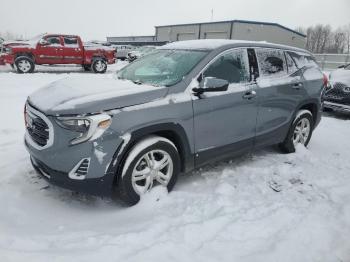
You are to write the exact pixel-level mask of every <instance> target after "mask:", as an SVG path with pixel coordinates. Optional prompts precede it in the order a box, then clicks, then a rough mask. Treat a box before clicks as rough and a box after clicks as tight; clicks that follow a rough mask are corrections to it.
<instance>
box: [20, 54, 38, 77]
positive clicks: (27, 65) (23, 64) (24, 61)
mask: <svg viewBox="0 0 350 262" xmlns="http://www.w3.org/2000/svg"><path fill="white" fill-rule="evenodd" d="M15 65H16V68H17V72H18V73H20V74H25V73H33V72H34V68H35V65H34V62H33V60H32V59H30V58H29V57H26V56H20V57H17V58H16V60H15Z"/></svg>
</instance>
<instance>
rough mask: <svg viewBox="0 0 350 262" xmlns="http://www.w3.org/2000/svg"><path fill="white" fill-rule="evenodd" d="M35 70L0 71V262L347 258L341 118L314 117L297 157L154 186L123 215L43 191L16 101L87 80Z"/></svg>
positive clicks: (345, 132) (348, 126) (348, 191)
mask: <svg viewBox="0 0 350 262" xmlns="http://www.w3.org/2000/svg"><path fill="white" fill-rule="evenodd" d="M122 65H123V63H118V64H117V65H115V66H111V67H110V69H109V71H108V73H107V74H105V75H102V76H101V75H96V77H102V78H103V77H107V78H109V77H112V74H113V73H114V72H115V70H116V69H117V68H118V67H120V66H122ZM39 69H40V71H39V72H37V73H34V74H27V75H19V74H16V73H12V72H10V71H11V69H10V68H9V67H6V68H4V67H2V68H1V69H0V119H1V124H0V201H1V202H0V203H1V209H0V261H1V262H7V261H16V262H17V261H26V262H31V261H33V262H34V261H35V262H39V261H45V262H47V261H74V262H78V261H84V262H87V261H107V260H108V261H137V262H140V261H142V262H143V261H181V262H185V261H191V262H193V261H200V262H203V261H230V262H232V261H240V262H243V261H279V262H280V261H291V262H296V261H298V262H303V261H305V262H310V261H324V262H333V261H334V262H340V261H342V262H346V261H350V161H349V160H350V139H349V135H350V133H349V131H350V121H349V120H347V118H345V117H334V116H333V115H327V116H326V117H324V118H323V120H322V122H321V123H320V125H319V127H318V128H317V129H316V131H315V133H314V135H313V138H312V140H311V143H310V145H309V148H308V149H304V148H302V147H299V148H298V150H297V153H295V154H290V155H285V154H280V153H279V151H278V150H276V149H275V148H267V149H265V150H261V151H258V152H256V153H254V154H253V155H243V156H241V157H240V158H236V159H233V160H231V161H225V162H221V163H217V164H213V165H211V166H208V167H206V168H203V169H201V170H197V171H195V172H193V173H191V174H186V175H183V176H181V177H180V179H179V181H178V184H177V186H176V187H175V189H174V191H173V192H172V193H171V194H167V193H166V192H164V191H163V190H161V189H159V188H158V189H157V188H156V189H155V190H154V191H153V192H152V193H150V194H148V195H147V196H146V197H144V198H143V199H142V201H141V202H140V203H139V204H138V205H137V206H134V207H132V208H125V207H122V206H121V205H120V204H118V203H113V202H112V201H111V200H109V199H101V198H97V197H91V196H85V195H81V194H76V193H72V192H70V191H67V190H64V189H60V188H57V187H54V186H50V185H48V184H47V182H46V181H45V180H43V179H41V178H40V177H38V176H37V175H36V174H35V172H34V171H33V169H32V167H31V165H30V162H29V158H28V154H27V152H26V151H25V148H24V146H23V133H24V127H23V104H24V101H25V99H26V97H27V95H28V94H30V93H31V92H33V91H34V90H36V89H38V88H39V87H41V86H44V85H46V84H48V83H49V82H52V81H55V80H58V79H62V78H65V77H69V75H73V74H75V75H76V74H79V76H81V77H82V78H84V77H86V75H88V74H89V73H85V72H83V71H82V70H81V69H79V68H61V67H59V68H56V67H48V68H39ZM71 69H72V70H73V71H74V72H72V73H70V74H69V73H68V72H69V71H71Z"/></svg>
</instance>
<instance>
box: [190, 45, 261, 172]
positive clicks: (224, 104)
mask: <svg viewBox="0 0 350 262" xmlns="http://www.w3.org/2000/svg"><path fill="white" fill-rule="evenodd" d="M205 77H215V78H219V79H224V80H227V81H228V82H229V83H230V85H229V87H228V90H227V91H224V92H214V93H204V94H202V95H199V96H196V95H195V94H193V95H192V97H193V110H194V139H195V150H196V153H197V158H196V164H197V165H198V164H203V163H206V162H208V161H210V160H213V159H215V158H216V157H221V156H223V155H225V154H232V153H233V152H236V153H238V152H240V151H245V150H249V149H251V148H252V146H253V141H254V137H255V125H256V117H257V99H256V97H255V96H254V92H255V91H254V89H255V87H256V86H255V85H254V84H252V83H251V82H250V76H249V63H248V56H247V50H246V49H232V50H229V51H225V52H224V53H222V54H221V55H219V56H218V57H216V58H215V59H214V60H213V61H212V62H211V64H209V66H208V67H207V68H206V69H205V70H204V72H203V73H202V75H201V76H200V79H199V80H200V81H203V79H204V78H205Z"/></svg>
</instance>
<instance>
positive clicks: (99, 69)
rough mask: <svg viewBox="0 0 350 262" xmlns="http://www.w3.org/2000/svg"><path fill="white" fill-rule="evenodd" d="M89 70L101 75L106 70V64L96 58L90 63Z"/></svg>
mask: <svg viewBox="0 0 350 262" xmlns="http://www.w3.org/2000/svg"><path fill="white" fill-rule="evenodd" d="M91 68H92V71H94V73H98V74H103V73H105V72H106V70H107V63H106V61H105V60H103V59H101V58H98V59H95V60H94V61H93V62H92V65H91Z"/></svg>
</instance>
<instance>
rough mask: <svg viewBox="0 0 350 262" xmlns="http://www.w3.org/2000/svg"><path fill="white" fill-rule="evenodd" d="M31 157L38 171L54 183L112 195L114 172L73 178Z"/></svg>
mask: <svg viewBox="0 0 350 262" xmlns="http://www.w3.org/2000/svg"><path fill="white" fill-rule="evenodd" d="M30 159H31V162H32V165H33V167H34V169H35V170H36V171H37V173H38V174H40V175H41V176H42V177H43V178H45V179H46V180H47V181H48V182H49V183H51V184H53V185H56V186H59V187H62V188H65V189H69V190H72V191H76V192H82V193H87V194H91V195H96V196H107V197H110V196H112V193H113V179H114V176H113V174H112V173H107V174H106V175H105V176H103V177H100V178H90V179H85V180H72V179H70V178H69V177H68V174H67V173H64V172H61V171H58V170H54V169H51V168H50V167H48V166H46V165H45V164H44V163H42V162H41V161H39V160H37V159H35V158H34V157H33V156H31V157H30Z"/></svg>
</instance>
